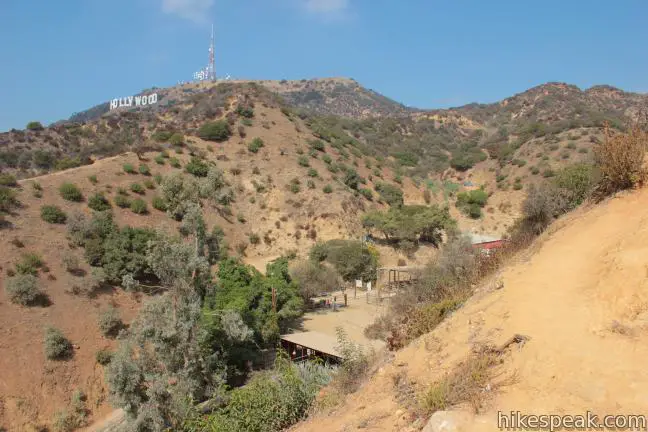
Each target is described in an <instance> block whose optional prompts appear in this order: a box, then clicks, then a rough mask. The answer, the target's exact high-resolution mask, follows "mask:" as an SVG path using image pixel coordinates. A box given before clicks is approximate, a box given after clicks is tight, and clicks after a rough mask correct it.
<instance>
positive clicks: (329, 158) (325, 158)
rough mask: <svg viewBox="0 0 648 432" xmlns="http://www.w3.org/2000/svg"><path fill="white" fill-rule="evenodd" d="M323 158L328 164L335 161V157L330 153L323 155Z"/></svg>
mask: <svg viewBox="0 0 648 432" xmlns="http://www.w3.org/2000/svg"><path fill="white" fill-rule="evenodd" d="M322 160H323V161H324V163H325V164H327V165H328V164H330V163H331V162H333V159H332V158H331V156H329V155H328V154H325V155H324V156H322Z"/></svg>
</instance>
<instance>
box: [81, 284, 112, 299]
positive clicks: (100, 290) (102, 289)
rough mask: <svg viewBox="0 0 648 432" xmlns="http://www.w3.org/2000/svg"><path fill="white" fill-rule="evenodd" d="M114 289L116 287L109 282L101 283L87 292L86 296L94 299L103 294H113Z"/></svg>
mask: <svg viewBox="0 0 648 432" xmlns="http://www.w3.org/2000/svg"><path fill="white" fill-rule="evenodd" d="M115 291H117V288H115V287H114V286H112V285H109V284H102V285H100V286H99V287H97V288H95V289H93V290H92V291H91V292H90V293H88V298H91V299H96V298H98V297H100V296H103V295H113V294H114V293H115Z"/></svg>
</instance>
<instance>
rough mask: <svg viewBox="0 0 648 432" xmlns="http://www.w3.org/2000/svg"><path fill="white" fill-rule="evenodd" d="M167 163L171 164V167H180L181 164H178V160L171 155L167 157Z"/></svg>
mask: <svg viewBox="0 0 648 432" xmlns="http://www.w3.org/2000/svg"><path fill="white" fill-rule="evenodd" d="M169 165H171V166H172V167H173V168H180V167H181V166H182V165H180V161H179V160H178V158H174V157H172V158H171V159H169Z"/></svg>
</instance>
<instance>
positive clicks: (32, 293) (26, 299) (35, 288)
mask: <svg viewBox="0 0 648 432" xmlns="http://www.w3.org/2000/svg"><path fill="white" fill-rule="evenodd" d="M5 291H6V293H7V297H8V298H9V301H10V302H11V303H14V304H19V305H23V306H29V305H32V304H34V303H35V302H37V301H38V300H39V298H40V297H41V296H42V294H43V293H42V291H41V288H40V286H39V282H38V278H37V277H36V276H34V275H32V274H19V275H16V276H11V277H9V278H7V279H6V281H5Z"/></svg>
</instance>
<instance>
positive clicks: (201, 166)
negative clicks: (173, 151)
mask: <svg viewBox="0 0 648 432" xmlns="http://www.w3.org/2000/svg"><path fill="white" fill-rule="evenodd" d="M185 170H186V171H187V172H188V173H189V174H192V175H194V176H196V177H207V173H208V172H209V165H207V163H206V162H205V161H204V160H202V159H199V158H197V157H192V158H191V161H190V162H189V163H188V164H187V165H185Z"/></svg>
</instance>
